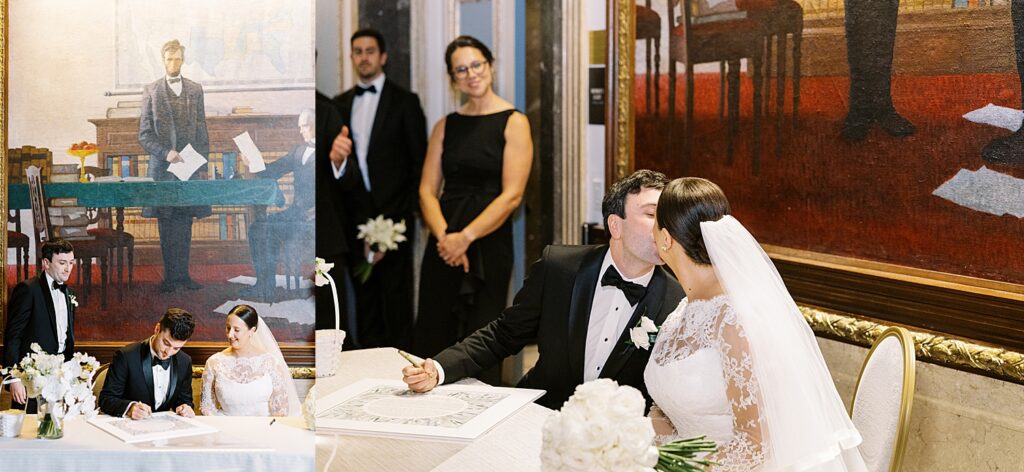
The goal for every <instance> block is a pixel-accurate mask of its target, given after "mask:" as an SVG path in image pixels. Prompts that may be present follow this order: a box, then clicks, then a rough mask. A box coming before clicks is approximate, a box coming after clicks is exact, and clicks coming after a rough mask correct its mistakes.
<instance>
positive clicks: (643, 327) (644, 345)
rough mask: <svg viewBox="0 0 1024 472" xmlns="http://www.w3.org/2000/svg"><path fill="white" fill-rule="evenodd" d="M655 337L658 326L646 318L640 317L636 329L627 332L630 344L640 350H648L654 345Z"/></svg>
mask: <svg viewBox="0 0 1024 472" xmlns="http://www.w3.org/2000/svg"><path fill="white" fill-rule="evenodd" d="M657 337H658V326H657V325H655V324H654V321H653V320H651V319H650V318H648V317H646V316H644V317H641V318H640V322H639V323H637V324H636V327H634V328H632V329H630V330H629V340H630V342H631V343H632V344H633V345H634V346H636V347H638V348H640V349H644V350H649V349H650V348H651V346H653V345H654V340H655V338H657Z"/></svg>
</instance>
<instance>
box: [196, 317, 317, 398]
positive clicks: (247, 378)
mask: <svg viewBox="0 0 1024 472" xmlns="http://www.w3.org/2000/svg"><path fill="white" fill-rule="evenodd" d="M226 331H227V338H228V342H229V344H230V347H228V348H227V349H225V350H223V351H221V352H218V353H216V354H214V355H212V356H210V358H209V359H208V360H207V361H206V369H205V371H204V372H203V395H202V400H201V402H200V406H199V408H200V412H201V413H202V414H204V415H227V416H294V415H298V414H299V408H300V407H299V397H298V394H297V393H296V389H295V382H294V381H293V380H292V376H291V373H290V372H289V370H288V365H287V364H285V362H284V356H282V355H281V349H280V348H279V347H278V345H277V341H276V340H275V339H274V335H273V333H271V331H270V328H268V327H267V324H266V323H264V322H263V320H262V319H261V318H260V317H259V315H258V314H256V310H255V309H253V308H252V307H251V306H249V305H238V306H236V307H234V308H233V309H231V312H230V313H229V314H228V317H227V323H226Z"/></svg>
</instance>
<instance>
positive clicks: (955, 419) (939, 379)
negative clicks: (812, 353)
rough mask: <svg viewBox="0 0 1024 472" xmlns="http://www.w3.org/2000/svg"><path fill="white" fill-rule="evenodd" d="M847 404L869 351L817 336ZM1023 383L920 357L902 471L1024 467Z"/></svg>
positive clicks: (1019, 468)
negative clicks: (996, 378) (970, 371)
mask: <svg viewBox="0 0 1024 472" xmlns="http://www.w3.org/2000/svg"><path fill="white" fill-rule="evenodd" d="M818 345H819V346H821V352H822V354H823V355H824V356H825V362H826V363H828V366H829V369H830V370H831V371H832V377H833V378H834V379H835V381H836V387H837V388H838V390H839V394H840V395H841V396H842V397H843V401H844V402H846V404H847V406H848V405H849V403H850V398H851V397H852V396H853V389H854V387H855V386H856V383H857V375H858V374H859V373H860V368H861V365H862V364H863V362H864V357H865V356H866V355H867V352H868V350H867V349H865V348H862V347H858V346H853V345H850V344H846V343H842V342H838V341H831V340H827V339H821V338H819V339H818ZM1021 444H1024V386H1021V385H1017V384H1012V383H1008V382H1003V381H999V380H995V379H990V378H988V377H983V376H980V375H974V374H969V373H966V372H961V371H958V370H953V369H948V368H945V367H940V366H937V365H933V364H926V363H923V362H918V363H917V388H916V390H915V394H914V404H913V408H912V411H911V418H910V437H909V438H908V440H907V450H906V456H905V458H904V460H903V470H904V471H940V470H941V471H947V470H972V471H983V470H1024V466H1022V464H1024V451H1022V450H1021V447H1020V445H1021Z"/></svg>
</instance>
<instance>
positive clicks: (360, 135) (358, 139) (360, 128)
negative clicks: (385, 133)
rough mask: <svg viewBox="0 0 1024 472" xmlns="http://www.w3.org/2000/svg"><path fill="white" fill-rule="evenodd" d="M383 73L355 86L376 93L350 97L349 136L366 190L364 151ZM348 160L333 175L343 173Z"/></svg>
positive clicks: (383, 77)
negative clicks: (370, 89) (353, 145)
mask: <svg viewBox="0 0 1024 472" xmlns="http://www.w3.org/2000/svg"><path fill="white" fill-rule="evenodd" d="M384 80H385V76H384V74H381V75H380V76H378V77H377V78H376V79H374V80H373V82H370V83H368V84H359V85H357V87H364V88H365V87H369V86H371V85H372V86H373V87H374V88H376V89H377V92H376V93H369V92H367V93H364V94H362V95H356V96H355V98H353V99H352V120H351V123H350V125H351V126H350V127H349V132H350V133H351V134H350V136H351V137H352V141H354V142H355V145H356V159H358V160H359V168H360V169H362V171H363V185H364V186H365V187H366V191H367V192H369V191H370V190H371V189H370V168H369V167H368V166H367V165H366V153H367V152H369V150H370V139H371V136H370V134H371V133H372V131H373V121H374V120H375V119H376V118H377V105H378V104H379V103H380V94H381V92H383V91H384ZM346 164H348V160H347V159H346V160H345V164H342V165H341V168H340V169H338V170H337V171H336V172H335V177H339V178H340V176H342V175H344V174H345V168H346V167H347V166H346Z"/></svg>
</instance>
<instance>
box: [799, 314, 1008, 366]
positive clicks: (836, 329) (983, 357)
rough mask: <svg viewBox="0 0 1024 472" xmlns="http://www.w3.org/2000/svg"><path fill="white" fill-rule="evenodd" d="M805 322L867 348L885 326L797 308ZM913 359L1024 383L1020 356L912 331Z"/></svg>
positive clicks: (821, 332)
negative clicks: (914, 353) (914, 356)
mask: <svg viewBox="0 0 1024 472" xmlns="http://www.w3.org/2000/svg"><path fill="white" fill-rule="evenodd" d="M800 311H801V313H803V315H804V318H805V319H806V320H807V323H808V324H809V325H810V326H811V329H812V330H813V331H814V332H815V333H816V334H819V335H822V336H825V337H829V338H835V339H839V340H842V341H846V342H849V343H852V344H858V345H861V346H865V347H867V346H870V345H871V344H872V343H874V342H875V339H876V338H877V337H878V336H879V335H881V334H882V332H883V331H885V329H886V328H888V326H886V325H883V324H879V323H876V322H874V321H870V320H865V319H861V318H855V317H852V316H847V315H842V314H839V313H834V312H830V311H826V310H822V309H819V308H814V307H809V306H800ZM907 329H908V330H909V331H910V333H911V334H912V335H913V337H914V351H915V352H916V354H917V359H918V360H921V361H925V362H932V363H935V364H941V365H945V366H948V367H952V368H955V369H961V370H968V371H973V372H977V373H980V374H983V375H988V376H991V377H995V378H998V379H1001V380H1006V381H1008V382H1013V383H1017V384H1024V354H1022V353H1019V352H1016V351H1010V350H1007V349H1003V348H997V347H991V346H984V345H980V344H975V343H972V342H970V341H966V340H962V339H955V338H949V337H946V336H940V335H936V334H931V333H924V332H920V331H914V330H913V328H910V327H907Z"/></svg>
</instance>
